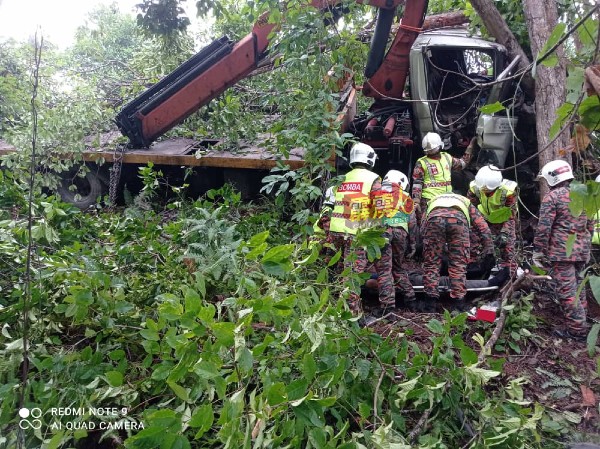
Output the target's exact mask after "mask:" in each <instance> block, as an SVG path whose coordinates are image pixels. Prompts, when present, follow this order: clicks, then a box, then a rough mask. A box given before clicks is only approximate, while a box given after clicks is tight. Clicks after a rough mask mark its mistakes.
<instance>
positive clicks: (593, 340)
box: [587, 323, 600, 357]
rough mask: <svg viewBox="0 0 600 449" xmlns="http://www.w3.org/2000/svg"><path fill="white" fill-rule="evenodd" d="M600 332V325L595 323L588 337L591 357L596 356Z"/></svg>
mask: <svg viewBox="0 0 600 449" xmlns="http://www.w3.org/2000/svg"><path fill="white" fill-rule="evenodd" d="M599 332H600V323H594V325H593V326H592V328H591V329H590V332H589V333H588V336H587V350H588V354H589V356H590V357H593V356H594V355H595V354H596V344H597V343H598V333H599Z"/></svg>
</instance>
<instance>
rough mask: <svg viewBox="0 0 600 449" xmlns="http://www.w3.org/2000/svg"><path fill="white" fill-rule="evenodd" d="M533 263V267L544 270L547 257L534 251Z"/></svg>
mask: <svg viewBox="0 0 600 449" xmlns="http://www.w3.org/2000/svg"><path fill="white" fill-rule="evenodd" d="M531 259H532V261H533V265H534V266H536V267H538V268H541V269H544V265H545V259H546V258H545V256H544V254H543V253H540V252H539V251H534V252H533V256H532V257H531Z"/></svg>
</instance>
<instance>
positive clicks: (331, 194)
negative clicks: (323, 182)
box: [323, 187, 335, 206]
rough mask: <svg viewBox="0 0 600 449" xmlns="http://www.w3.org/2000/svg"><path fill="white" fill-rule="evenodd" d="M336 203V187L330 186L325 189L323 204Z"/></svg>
mask: <svg viewBox="0 0 600 449" xmlns="http://www.w3.org/2000/svg"><path fill="white" fill-rule="evenodd" d="M334 205H335V188H334V187H329V188H328V189H327V190H326V191H325V198H323V206H334Z"/></svg>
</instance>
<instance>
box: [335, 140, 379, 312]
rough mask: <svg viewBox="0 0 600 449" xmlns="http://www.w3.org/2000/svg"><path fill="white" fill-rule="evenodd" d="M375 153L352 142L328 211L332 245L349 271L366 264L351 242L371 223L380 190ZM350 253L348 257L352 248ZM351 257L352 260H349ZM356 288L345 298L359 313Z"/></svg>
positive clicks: (362, 253)
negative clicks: (330, 211) (377, 193)
mask: <svg viewBox="0 0 600 449" xmlns="http://www.w3.org/2000/svg"><path fill="white" fill-rule="evenodd" d="M376 159H377V154H376V153H375V150H373V148H372V147H370V146H369V145H366V144H364V143H357V144H355V145H354V146H353V147H352V149H351V150H350V161H349V162H350V168H352V170H350V171H349V172H348V173H347V174H346V175H345V177H344V180H343V182H342V183H341V184H340V185H339V186H338V188H337V189H336V191H335V205H334V207H333V213H332V214H331V223H330V225H329V230H330V232H331V240H332V243H333V245H334V246H335V248H337V249H338V250H342V251H343V257H344V267H345V268H348V267H349V268H351V270H352V272H353V273H362V272H364V271H365V268H366V266H367V255H366V251H365V249H364V248H362V247H355V248H354V249H353V248H352V242H353V240H354V238H355V237H356V234H357V233H358V231H359V230H361V229H368V228H370V227H372V226H373V224H374V220H373V217H374V206H373V205H374V203H373V200H374V196H375V192H376V191H378V190H381V178H380V177H379V175H377V174H376V173H374V172H373V171H371V170H372V169H373V167H374V166H375V160H376ZM353 250H354V251H355V253H354V257H351V256H352V254H351V252H352V251H353ZM352 259H354V263H352ZM357 290H358V288H354V289H352V291H351V292H350V295H349V298H348V306H349V307H350V310H351V311H352V312H353V313H354V314H356V315H359V314H360V313H361V312H362V307H361V303H360V295H359V294H358V293H357Z"/></svg>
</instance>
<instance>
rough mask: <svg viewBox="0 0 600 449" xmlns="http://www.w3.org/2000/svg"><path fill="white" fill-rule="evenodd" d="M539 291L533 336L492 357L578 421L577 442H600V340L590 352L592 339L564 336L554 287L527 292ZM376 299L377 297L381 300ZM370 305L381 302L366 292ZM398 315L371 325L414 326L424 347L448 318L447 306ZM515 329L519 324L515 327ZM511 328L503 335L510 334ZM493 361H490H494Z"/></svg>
mask: <svg viewBox="0 0 600 449" xmlns="http://www.w3.org/2000/svg"><path fill="white" fill-rule="evenodd" d="M531 291H533V292H534V293H535V297H534V300H533V301H532V304H533V310H531V312H530V314H531V316H532V317H533V318H532V321H534V322H535V323H536V324H533V325H532V326H529V325H528V329H529V330H530V331H531V332H532V335H531V336H530V337H529V338H525V339H523V338H521V339H520V340H519V341H518V349H519V351H520V353H518V352H517V351H515V350H514V349H513V348H510V347H509V346H508V345H507V344H504V349H502V347H500V350H498V346H497V347H496V348H495V350H494V351H493V353H492V356H491V357H492V359H497V360H498V359H504V360H505V363H504V365H503V368H502V376H503V377H504V380H509V379H515V378H519V377H525V378H526V379H528V383H527V384H526V385H524V386H523V390H524V393H525V398H526V399H528V400H531V401H535V402H538V403H540V404H542V405H543V406H544V407H545V408H546V410H548V411H549V414H550V416H552V413H553V412H556V413H557V416H559V415H560V418H561V419H564V417H565V416H567V417H568V420H569V421H570V422H572V423H573V424H575V425H576V428H577V431H578V432H580V434H579V435H575V436H572V438H571V439H573V440H574V441H588V442H595V443H600V415H599V399H600V343H596V349H595V354H594V355H592V356H590V355H589V353H588V349H587V343H586V342H580V341H574V340H571V339H563V338H560V337H558V336H556V335H555V334H553V330H554V329H555V328H557V327H560V326H561V324H562V316H563V315H562V311H561V309H560V307H559V305H558V304H557V303H556V302H555V301H554V300H553V299H552V293H551V290H550V289H549V288H548V286H546V285H536V284H534V285H531V286H528V287H527V288H526V291H523V293H525V294H528V293H530V292H531ZM587 297H588V317H589V321H590V325H591V324H593V322H594V321H593V320H597V322H600V306H599V305H598V303H597V301H596V300H595V299H594V298H593V296H592V294H591V292H590V291H589V289H588V292H587ZM499 298H500V293H499V292H494V293H488V294H486V296H484V297H479V298H473V297H471V298H470V302H469V305H470V306H474V305H476V304H478V303H479V304H480V305H481V304H482V302H483V303H489V302H491V301H493V300H497V299H499ZM375 301H376V300H375ZM364 304H365V309H366V311H367V312H369V311H370V310H371V311H372V310H373V307H376V306H377V303H376V302H373V297H372V296H369V295H368V294H367V295H366V298H365V301H364ZM397 310H398V312H397V314H395V315H397V316H389V320H388V319H379V321H376V322H374V323H373V324H371V325H370V327H372V328H373V329H374V330H376V331H377V332H378V333H380V334H381V335H383V336H386V337H387V336H393V335H396V334H397V333H398V330H399V328H402V331H403V332H405V331H406V329H407V328H408V329H411V330H412V332H413V334H412V335H411V336H410V337H408V338H410V339H411V341H415V342H417V343H418V344H419V345H420V346H421V347H422V349H423V350H426V349H427V348H429V347H430V346H431V343H430V337H431V335H432V334H431V332H429V330H428V329H427V323H428V321H429V320H430V319H432V318H434V317H435V318H438V319H442V318H443V317H442V314H441V312H442V311H441V310H440V312H438V313H415V312H410V311H407V310H405V309H397ZM468 322H469V323H472V334H475V333H476V332H478V333H480V334H481V335H487V336H489V335H491V331H492V330H493V329H494V328H495V326H496V324H495V323H487V322H483V321H468ZM512 330H514V328H512ZM507 331H509V330H507V329H506V328H505V331H504V332H503V333H502V334H501V336H500V339H505V341H506V340H507V339H508V338H510V337H509V336H508V335H506V334H507ZM464 341H465V342H467V344H469V342H473V349H474V350H476V351H478V346H477V344H476V343H475V342H474V341H473V340H472V339H471V338H470V335H466V336H465V338H464ZM488 360H489V359H488Z"/></svg>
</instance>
